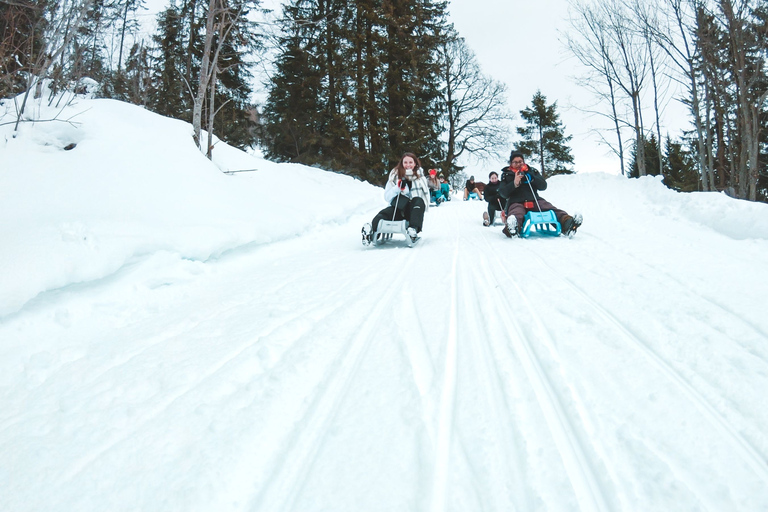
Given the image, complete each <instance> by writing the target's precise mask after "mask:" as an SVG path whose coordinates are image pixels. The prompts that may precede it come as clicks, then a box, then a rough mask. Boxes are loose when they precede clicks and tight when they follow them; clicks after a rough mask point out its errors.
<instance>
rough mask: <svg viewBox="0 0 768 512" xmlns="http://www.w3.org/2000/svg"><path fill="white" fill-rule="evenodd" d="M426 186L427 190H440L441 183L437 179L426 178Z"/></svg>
mask: <svg viewBox="0 0 768 512" xmlns="http://www.w3.org/2000/svg"><path fill="white" fill-rule="evenodd" d="M427 185H429V190H440V185H442V183H440V180H439V179H437V178H435V179H432V178H427Z"/></svg>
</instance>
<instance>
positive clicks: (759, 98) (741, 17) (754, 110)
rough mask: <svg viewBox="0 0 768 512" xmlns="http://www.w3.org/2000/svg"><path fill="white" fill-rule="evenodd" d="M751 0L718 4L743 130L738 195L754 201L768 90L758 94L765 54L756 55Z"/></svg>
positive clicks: (739, 127)
mask: <svg viewBox="0 0 768 512" xmlns="http://www.w3.org/2000/svg"><path fill="white" fill-rule="evenodd" d="M751 3H752V2H750V1H749V0H737V1H736V2H733V1H731V0H719V2H718V7H719V9H720V12H721V13H722V15H723V17H724V20H723V21H724V25H725V28H726V33H727V34H728V38H729V43H730V44H729V57H730V59H729V61H730V70H729V71H730V75H731V76H732V78H733V79H734V81H735V85H736V95H735V101H736V112H737V123H738V129H739V133H740V142H741V144H740V148H739V155H738V157H737V158H736V159H735V160H736V162H738V168H737V195H738V197H744V198H748V199H750V200H752V201H754V200H756V199H757V178H758V174H759V169H758V157H759V154H760V124H759V118H760V112H761V107H762V104H763V103H764V102H765V100H766V97H768V91H764V92H762V93H757V94H755V92H754V91H756V90H758V88H757V84H758V82H759V81H761V80H764V79H765V77H764V76H763V69H764V67H765V58H764V56H757V58H754V56H753V55H752V54H753V52H754V51H755V50H754V49H755V47H756V44H757V40H756V38H755V37H754V34H753V33H750V30H749V29H748V28H747V25H748V22H747V17H748V16H749V15H750V14H751V11H750V7H751Z"/></svg>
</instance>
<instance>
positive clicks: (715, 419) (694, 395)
mask: <svg viewBox="0 0 768 512" xmlns="http://www.w3.org/2000/svg"><path fill="white" fill-rule="evenodd" d="M528 252H529V255H530V256H531V257H532V258H534V259H536V260H537V261H538V262H539V263H541V265H543V266H544V267H546V268H547V269H548V270H549V272H550V273H551V275H553V276H556V277H557V278H559V279H562V280H563V281H564V282H565V283H567V285H568V287H569V288H570V290H571V291H572V292H573V293H574V294H575V295H577V296H578V297H579V298H580V299H581V300H582V301H583V302H584V303H586V304H588V305H589V306H590V307H591V308H592V310H593V311H594V312H595V313H596V314H597V315H598V316H599V317H600V318H602V319H603V320H605V322H606V323H608V324H611V325H613V326H615V327H616V328H617V329H618V330H619V331H620V332H621V333H622V334H623V335H624V337H625V339H626V340H627V341H629V342H630V343H631V344H632V345H633V346H634V347H635V348H636V349H637V350H638V351H639V352H640V353H641V354H643V355H644V356H645V357H646V359H647V360H648V361H649V362H650V363H651V364H653V365H654V366H656V367H657V368H658V369H659V370H660V371H661V373H662V374H663V375H664V376H665V377H666V378H667V379H669V381H670V382H672V383H674V384H675V385H676V386H678V387H679V388H680V389H681V390H682V391H683V392H684V393H685V394H686V395H687V396H688V397H689V398H690V400H691V401H692V402H693V403H694V404H695V405H696V406H697V407H698V408H699V410H701V412H702V413H703V414H704V416H705V417H707V419H708V420H709V421H710V422H711V423H712V425H713V426H715V427H717V428H718V429H719V430H720V431H721V433H722V434H723V436H724V437H725V438H728V439H729V440H730V441H731V444H732V446H733V447H734V449H736V450H737V451H738V452H739V453H741V456H742V457H744V459H745V460H746V461H747V462H748V463H749V465H750V466H752V468H753V470H754V471H755V472H756V473H757V474H758V475H760V478H762V479H763V480H765V481H766V482H768V464H766V462H765V461H764V460H763V459H762V457H761V456H760V454H759V453H758V452H757V451H756V450H755V449H754V447H753V446H751V445H750V444H749V443H748V442H747V441H746V440H745V439H744V438H743V437H742V436H741V435H739V433H738V432H737V431H736V429H734V428H733V427H732V426H731V425H730V424H729V423H728V421H726V420H725V419H724V418H723V417H722V415H720V414H719V413H718V412H717V410H716V409H715V408H714V407H712V405H710V404H709V402H708V401H707V399H706V398H704V396H702V395H701V393H699V392H698V391H696V389H695V388H694V387H693V386H691V385H690V383H689V382H688V381H687V380H686V379H685V377H683V376H682V375H681V374H680V373H679V372H678V371H676V370H675V369H674V368H672V366H670V365H669V364H668V363H666V362H665V361H664V360H663V359H662V358H661V357H659V356H658V354H656V353H655V352H654V351H653V350H652V349H651V347H650V346H648V344H647V343H645V342H644V341H642V340H641V339H640V338H639V337H638V336H637V335H635V334H633V333H632V332H631V331H630V330H629V329H628V328H627V327H625V326H624V325H623V324H622V323H621V321H620V320H619V319H618V318H616V316H615V315H613V314H611V313H609V312H608V311H607V310H606V309H605V308H603V307H602V306H600V305H599V304H597V303H596V302H595V301H593V300H592V299H591V298H590V297H589V296H587V295H586V294H585V293H584V292H583V291H581V290H580V289H579V288H577V287H576V286H575V285H574V284H573V283H572V282H571V281H570V280H569V279H568V278H567V277H565V276H563V275H561V274H559V273H558V272H557V271H556V270H555V269H554V268H552V266H551V265H550V264H549V263H547V262H546V261H544V260H543V259H542V258H541V257H539V256H538V255H537V254H535V253H533V252H531V251H528ZM518 291H519V292H520V296H521V297H522V298H523V299H524V300H525V295H524V294H523V293H522V291H521V290H518ZM705 300H708V301H709V299H706V298H705ZM529 308H531V311H533V308H532V307H531V305H530V304H529ZM726 311H727V310H726ZM729 313H730V312H729ZM745 323H746V322H745ZM750 325H751V324H750Z"/></svg>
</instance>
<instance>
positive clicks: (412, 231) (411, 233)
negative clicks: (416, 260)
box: [408, 228, 419, 242]
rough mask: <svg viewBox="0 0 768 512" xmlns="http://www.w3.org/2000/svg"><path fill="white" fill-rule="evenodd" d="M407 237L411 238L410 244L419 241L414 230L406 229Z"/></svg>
mask: <svg viewBox="0 0 768 512" xmlns="http://www.w3.org/2000/svg"><path fill="white" fill-rule="evenodd" d="M408 236H409V237H411V242H415V241H416V240H418V239H419V234H418V233H417V232H416V229H415V228H408Z"/></svg>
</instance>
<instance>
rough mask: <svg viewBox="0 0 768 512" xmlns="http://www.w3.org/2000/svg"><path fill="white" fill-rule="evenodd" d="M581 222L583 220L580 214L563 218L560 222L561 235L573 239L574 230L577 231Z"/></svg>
mask: <svg viewBox="0 0 768 512" xmlns="http://www.w3.org/2000/svg"><path fill="white" fill-rule="evenodd" d="M583 220H584V219H583V218H582V216H581V214H580V213H577V214H576V215H574V216H573V217H571V216H570V215H568V216H566V217H564V218H563V220H562V222H560V224H561V225H562V226H563V231H562V232H563V235H565V236H567V237H568V238H573V235H575V234H576V230H577V229H579V226H581V223H582V221H583Z"/></svg>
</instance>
